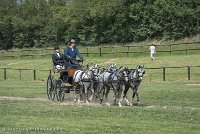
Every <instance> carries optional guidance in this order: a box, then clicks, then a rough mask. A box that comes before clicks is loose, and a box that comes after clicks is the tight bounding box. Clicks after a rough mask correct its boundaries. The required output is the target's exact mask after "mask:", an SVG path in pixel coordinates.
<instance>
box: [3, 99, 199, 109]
mask: <svg viewBox="0 0 200 134" xmlns="http://www.w3.org/2000/svg"><path fill="white" fill-rule="evenodd" d="M2 100H16V101H27V100H31V101H41V102H43V101H46V102H51V101H49V100H48V99H45V98H25V97H14V96H0V101H2ZM51 103H52V105H66V106H67V105H76V106H105V105H100V104H99V103H90V104H86V103H84V102H80V103H75V102H73V101H72V100H71V101H68V102H67V100H66V101H64V102H61V103H59V102H57V101H54V102H51ZM111 106H112V105H111ZM137 106H138V107H143V108H148V109H189V110H198V111H199V110H200V108H198V107H181V106H162V105H147V104H144V103H139V104H137ZM123 107H125V106H123ZM126 107H130V106H126Z"/></svg>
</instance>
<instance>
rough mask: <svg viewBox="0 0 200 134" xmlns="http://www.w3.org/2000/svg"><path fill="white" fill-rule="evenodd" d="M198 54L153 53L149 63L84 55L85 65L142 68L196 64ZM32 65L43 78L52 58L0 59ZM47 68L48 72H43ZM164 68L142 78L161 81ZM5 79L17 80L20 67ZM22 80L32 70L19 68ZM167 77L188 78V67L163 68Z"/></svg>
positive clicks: (196, 72) (4, 63) (195, 72)
mask: <svg viewBox="0 0 200 134" xmlns="http://www.w3.org/2000/svg"><path fill="white" fill-rule="evenodd" d="M199 58H200V56H199V54H193V55H171V56H168V55H166V56H160V55H159V54H157V55H156V58H155V61H154V62H152V61H151V60H150V58H149V57H148V56H140V57H132V56H129V57H101V58H96V57H86V58H85V61H84V65H86V64H88V63H90V62H93V63H96V64H98V65H100V66H101V67H105V68H107V67H108V65H109V64H110V63H116V64H117V66H118V67H120V66H124V65H125V66H127V67H129V68H135V67H136V66H137V65H144V66H145V68H155V67H174V66H175V67H176V66H197V65H200V60H199ZM2 67H8V68H25V69H26V68H32V69H36V71H37V72H36V78H37V80H43V81H46V79H47V77H48V75H49V71H48V70H50V69H51V68H52V61H51V58H50V57H44V58H34V59H32V60H30V58H26V59H20V58H19V59H2V60H1V61H0V68H2ZM45 70H47V71H45ZM162 71H163V70H162V69H157V70H152V69H151V70H149V69H148V70H146V75H145V79H146V80H147V81H162V79H163V76H162V74H163V72H162ZM3 75H4V72H3V70H2V69H0V80H3V78H4V77H3ZM199 76H200V68H191V80H193V81H197V82H198V81H199ZM7 78H8V79H14V80H16V79H18V80H19V79H20V77H19V70H8V71H7ZM21 79H22V80H33V71H32V70H31V71H30V70H25V71H22V76H21ZM166 80H167V81H187V67H185V68H170V69H166Z"/></svg>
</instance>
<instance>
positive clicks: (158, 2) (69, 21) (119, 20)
mask: <svg viewBox="0 0 200 134" xmlns="http://www.w3.org/2000/svg"><path fill="white" fill-rule="evenodd" d="M199 18H200V1H199V0H181V1H179V0H92V1H91V0H1V2H0V49H10V48H13V47H14V48H30V47H31V48H32V47H47V46H54V45H58V44H59V45H61V44H64V43H66V42H67V41H68V39H69V38H72V37H76V38H78V39H79V40H80V44H81V45H99V44H108V43H130V42H137V41H144V40H147V39H154V38H156V39H164V40H165V39H167V40H168V39H179V38H182V37H186V36H192V35H195V34H198V33H199V30H200V25H199Z"/></svg>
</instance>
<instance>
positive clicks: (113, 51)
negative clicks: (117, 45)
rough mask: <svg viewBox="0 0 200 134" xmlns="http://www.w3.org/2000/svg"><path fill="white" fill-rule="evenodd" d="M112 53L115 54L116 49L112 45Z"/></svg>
mask: <svg viewBox="0 0 200 134" xmlns="http://www.w3.org/2000/svg"><path fill="white" fill-rule="evenodd" d="M112 54H113V56H114V55H115V49H114V47H113V46H112Z"/></svg>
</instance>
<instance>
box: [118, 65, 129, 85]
mask: <svg viewBox="0 0 200 134" xmlns="http://www.w3.org/2000/svg"><path fill="white" fill-rule="evenodd" d="M117 73H118V76H119V77H121V78H122V79H123V81H124V82H128V80H129V79H128V74H129V69H128V68H127V67H125V66H122V67H120V68H119V69H118V71H117Z"/></svg>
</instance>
